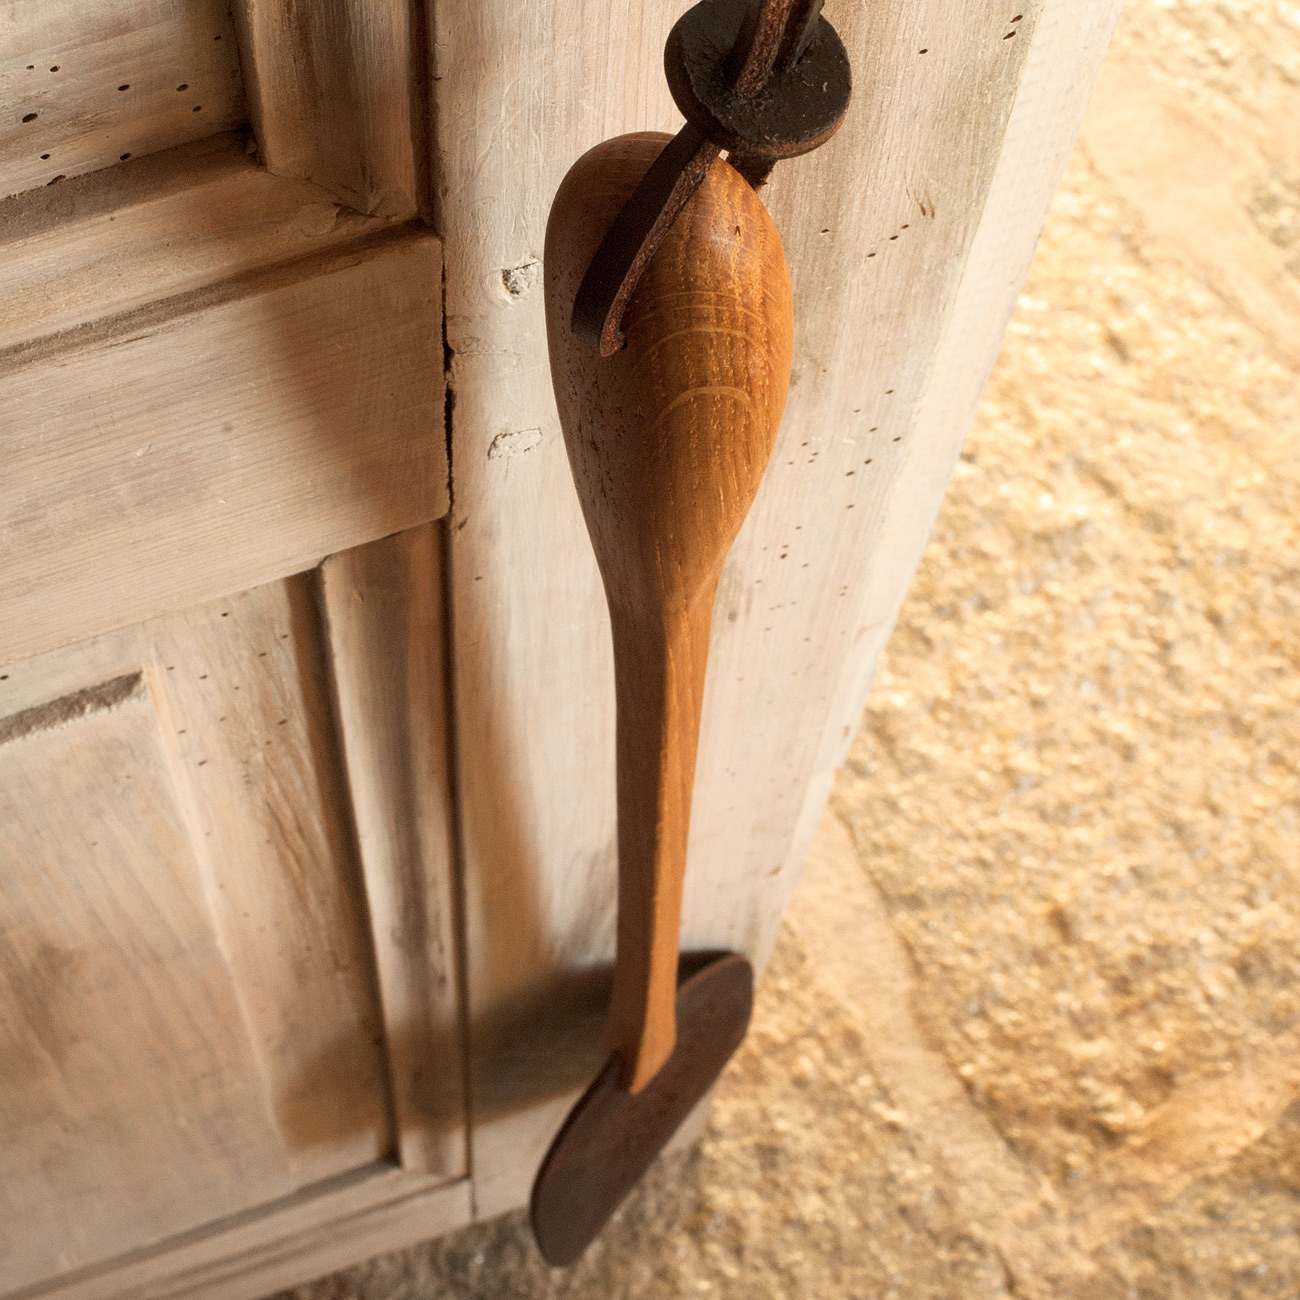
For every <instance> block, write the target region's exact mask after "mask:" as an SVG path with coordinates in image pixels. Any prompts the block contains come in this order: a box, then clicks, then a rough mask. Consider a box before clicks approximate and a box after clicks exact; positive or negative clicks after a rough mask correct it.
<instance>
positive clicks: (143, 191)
mask: <svg viewBox="0 0 1300 1300" xmlns="http://www.w3.org/2000/svg"><path fill="white" fill-rule="evenodd" d="M387 224H389V223H388V222H386V221H384V220H382V219H380V218H375V217H363V216H361V215H360V214H359V213H356V212H353V211H351V210H350V209H347V208H343V207H341V206H340V204H339V202H338V200H337V199H335V198H334V197H333V196H332V195H330V194H327V193H326V192H325V191H324V190H322V189H320V188H318V187H317V186H315V185H311V184H310V183H308V182H306V181H300V180H292V179H289V178H287V177H281V176H271V175H269V174H268V173H267V172H265V171H264V170H263V169H262V168H260V167H259V166H258V165H257V162H256V160H255V159H254V158H253V157H251V156H250V155H249V154H248V152H247V149H246V148H245V144H244V140H243V137H242V136H240V135H237V134H227V135H219V136H213V137H211V138H210V139H207V140H201V141H199V142H197V143H195V144H192V145H186V146H184V147H182V148H179V149H170V150H168V151H166V152H165V153H159V154H153V155H152V156H150V157H148V158H141V159H140V160H139V161H138V162H131V163H124V164H122V165H121V166H120V167H116V168H114V169H113V170H111V171H103V172H96V173H94V174H93V175H90V176H84V177H79V178H77V179H76V180H70V181H68V182H67V184H65V185H59V186H56V187H55V188H53V189H46V188H42V189H39V190H32V191H29V192H28V193H26V194H22V195H17V196H15V197H14V198H12V199H9V200H8V201H7V202H5V203H0V350H3V349H6V348H9V347H12V346H14V345H15V344H18V343H23V342H27V341H29V340H33V339H39V338H42V337H43V336H45V335H49V334H54V333H57V332H58V331H62V330H69V329H72V328H74V327H75V326H78V325H84V324H88V323H90V322H92V321H96V320H99V319H100V318H101V317H104V316H111V315H115V314H118V313H121V312H126V311H131V310H133V309H134V308H137V307H142V306H144V305H145V304H146V303H150V302H156V301H157V300H159V299H161V298H169V297H173V296H175V295H177V294H183V293H192V292H194V291H195V290H198V289H201V288H205V287H208V286H211V285H215V284H218V283H220V282H221V281H223V280H230V279H233V278H234V277H236V276H242V275H247V274H248V273H250V272H252V271H257V270H260V269H262V268H263V267H268V266H272V265H274V264H275V263H277V262H284V261H290V260H292V259H294V258H300V257H306V256H308V255H310V254H312V253H316V252H320V251H322V250H324V249H327V248H332V247H335V246H337V245H339V244H343V243H347V242H349V241H352V240H355V239H357V238H358V237H361V236H364V235H366V234H368V233H369V232H370V231H373V230H381V229H383V228H384V227H385V225H387ZM74 341H75V340H69V342H74Z"/></svg>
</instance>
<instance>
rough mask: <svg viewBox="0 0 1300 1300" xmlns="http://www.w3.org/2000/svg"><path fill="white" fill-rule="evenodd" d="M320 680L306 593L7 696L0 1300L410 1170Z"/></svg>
mask: <svg viewBox="0 0 1300 1300" xmlns="http://www.w3.org/2000/svg"><path fill="white" fill-rule="evenodd" d="M324 668H325V663H324V657H323V646H322V644H321V631H320V627H319V620H318V618H317V617H316V614H315V612H314V608H313V605H312V601H311V591H310V583H309V582H308V581H307V580H305V579H301V578H300V579H295V580H291V581H289V582H280V583H274V584H270V585H268V586H265V587H262V588H260V589H258V590H256V591H253V592H248V593H244V594H243V595H242V596H240V597H237V598H235V599H233V600H230V601H223V602H220V603H218V604H215V605H208V606H203V607H200V608H198V609H196V610H191V611H187V612H185V613H183V614H179V615H171V616H168V617H166V618H163V619H159V620H156V621H154V622H152V623H148V624H143V625H140V626H137V627H134V628H130V629H127V630H126V631H123V632H117V633H113V634H110V635H109V636H107V637H102V638H98V639H97V640H95V641H93V642H91V643H89V644H83V645H77V646H71V647H66V648H64V649H61V650H58V651H55V652H54V653H52V654H49V655H45V656H41V657H38V658H35V659H29V660H26V661H24V662H22V663H19V664H14V665H10V666H9V667H7V668H6V669H5V670H4V672H3V673H0V719H3V721H0V769H2V770H3V780H0V828H2V830H0V966H2V967H3V971H4V976H3V978H2V979H0V1063H2V1068H3V1073H4V1078H5V1086H4V1088H3V1089H0V1145H2V1146H3V1149H4V1151H5V1153H6V1154H5V1160H4V1168H5V1177H4V1179H3V1180H0V1196H2V1197H3V1198H4V1209H5V1213H4V1214H3V1216H0V1219H2V1222H0V1233H2V1234H3V1239H2V1244H0V1258H3V1259H4V1261H5V1266H4V1270H3V1286H4V1289H5V1291H6V1292H8V1291H9V1290H11V1289H12V1288H14V1287H19V1288H21V1287H23V1286H25V1285H27V1284H29V1283H30V1284H36V1283H39V1282H43V1281H46V1280H48V1279H49V1278H51V1277H52V1276H57V1275H60V1274H64V1273H67V1272H68V1271H70V1270H76V1269H79V1268H84V1267H88V1266H91V1265H94V1264H96V1263H99V1262H103V1261H107V1260H108V1259H110V1258H112V1257H114V1256H117V1255H120V1254H122V1253H124V1252H128V1251H132V1250H138V1249H144V1248H149V1247H152V1246H154V1245H156V1244H157V1243H159V1242H161V1241H162V1240H164V1239H166V1238H170V1237H172V1236H174V1235H175V1234H177V1233H184V1232H188V1231H193V1230H197V1229H199V1228H201V1227H203V1226H204V1225H206V1224H208V1223H209V1222H211V1221H213V1220H218V1219H222V1218H225V1217H228V1216H230V1215H232V1214H237V1213H244V1212H248V1211H251V1210H254V1209H255V1208H257V1207H259V1206H260V1205H262V1204H263V1203H265V1202H268V1201H271V1200H274V1199H276V1198H279V1197H283V1196H284V1195H286V1194H288V1193H291V1192H293V1191H295V1190H296V1189H298V1188H301V1187H304V1186H306V1185H309V1184H312V1183H316V1182H318V1181H320V1180H322V1179H326V1178H330V1177H333V1176H335V1175H338V1174H341V1173H344V1172H346V1171H348V1170H351V1169H354V1168H356V1167H358V1166H362V1165H366V1164H369V1163H371V1162H373V1161H375V1160H376V1159H378V1158H379V1157H381V1156H383V1155H385V1154H386V1153H387V1152H388V1151H389V1150H390V1149H391V1146H392V1141H393V1138H392V1134H391V1127H390V1120H389V1113H388V1098H387V1086H386V1079H385V1076H384V1069H383V1062H382V1057H381V1050H380V1047H379V1045H378V1043H377V1038H378V1034H377V1029H378V1024H377V1020H378V1015H377V1005H376V997H375V988H374V984H373V963H372V960H371V958H370V953H369V938H368V936H367V935H366V932H365V927H364V922H363V919H362V904H361V898H360V882H359V880H358V875H357V871H356V865H355V862H354V859H353V856H352V851H351V844H350V840H349V836H348V828H347V826H346V824H345V821H344V818H343V816H342V812H341V808H343V807H345V806H346V805H345V803H344V801H342V800H341V799H340V797H339V784H340V781H341V774H340V770H339V769H340V763H339V756H338V751H337V745H336V744H335V743H334V742H333V740H332V738H331V736H330V734H329V727H330V713H331V710H330V703H329V696H328V691H327V690H326V686H325V682H324ZM109 1189H111V1194H108V1192H109Z"/></svg>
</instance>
